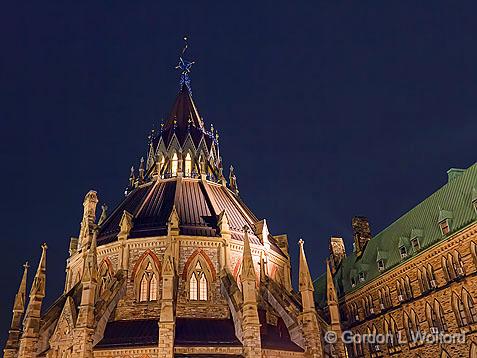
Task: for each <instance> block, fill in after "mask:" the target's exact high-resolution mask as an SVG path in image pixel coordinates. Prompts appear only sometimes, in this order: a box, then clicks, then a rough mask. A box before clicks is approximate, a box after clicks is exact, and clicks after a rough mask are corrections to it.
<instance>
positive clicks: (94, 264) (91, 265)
mask: <svg viewBox="0 0 477 358" xmlns="http://www.w3.org/2000/svg"><path fill="white" fill-rule="evenodd" d="M97 235H98V231H97V230H95V231H94V234H93V238H92V239H91V245H90V247H89V250H88V253H87V254H86V258H85V260H84V267H83V277H82V280H81V281H82V282H83V283H84V282H97V279H98V252H97V241H96V236H97Z"/></svg>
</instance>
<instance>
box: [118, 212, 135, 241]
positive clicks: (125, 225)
mask: <svg viewBox="0 0 477 358" xmlns="http://www.w3.org/2000/svg"><path fill="white" fill-rule="evenodd" d="M133 225H134V223H133V214H131V213H130V212H129V211H127V210H124V211H123V215H122V216H121V220H119V235H118V236H119V237H120V238H127V237H128V235H129V233H130V232H131V229H132V228H133Z"/></svg>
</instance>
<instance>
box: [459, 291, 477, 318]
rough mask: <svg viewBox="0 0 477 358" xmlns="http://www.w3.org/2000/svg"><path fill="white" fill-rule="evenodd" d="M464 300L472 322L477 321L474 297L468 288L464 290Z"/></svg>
mask: <svg viewBox="0 0 477 358" xmlns="http://www.w3.org/2000/svg"><path fill="white" fill-rule="evenodd" d="M462 302H463V304H464V308H465V311H466V314H467V317H468V319H469V322H470V323H477V310H476V309H475V304H474V299H473V298H472V296H471V295H470V293H469V292H468V291H467V290H466V289H463V290H462Z"/></svg>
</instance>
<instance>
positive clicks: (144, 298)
mask: <svg viewBox="0 0 477 358" xmlns="http://www.w3.org/2000/svg"><path fill="white" fill-rule="evenodd" d="M139 301H141V302H145V301H147V275H146V273H144V275H142V279H141V293H140V297H139Z"/></svg>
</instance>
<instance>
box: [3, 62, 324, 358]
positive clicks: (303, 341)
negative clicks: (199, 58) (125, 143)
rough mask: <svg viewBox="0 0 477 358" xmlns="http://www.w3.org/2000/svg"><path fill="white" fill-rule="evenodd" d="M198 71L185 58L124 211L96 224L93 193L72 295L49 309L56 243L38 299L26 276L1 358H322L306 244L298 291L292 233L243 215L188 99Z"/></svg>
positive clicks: (74, 247)
mask: <svg viewBox="0 0 477 358" xmlns="http://www.w3.org/2000/svg"><path fill="white" fill-rule="evenodd" d="M191 64H192V63H191V62H187V61H185V60H183V59H182V58H181V62H180V63H179V66H178V67H179V68H180V69H181V70H182V76H181V88H180V91H179V93H178V95H177V98H176V100H175V102H174V104H173V106H172V110H171V111H170V115H169V116H168V118H167V119H166V120H165V121H164V123H163V124H161V127H160V129H159V130H157V131H155V132H153V133H152V134H151V136H150V141H149V143H148V144H147V156H146V160H143V159H141V161H140V165H139V168H138V170H137V171H136V170H135V169H134V168H132V169H131V174H130V178H129V185H128V187H127V189H126V192H125V197H124V198H123V199H122V200H121V202H120V203H119V205H118V206H117V207H116V208H115V209H114V210H113V211H112V212H111V213H110V214H109V215H108V213H107V208H106V206H104V205H103V206H102V212H101V214H99V213H97V205H98V202H99V199H98V195H97V193H96V192H95V191H90V192H88V193H87V194H86V196H85V198H84V201H83V207H84V211H83V217H82V220H81V226H80V231H79V235H78V237H75V238H72V239H71V243H70V247H69V257H68V259H67V264H66V279H65V287H64V292H63V294H62V295H61V296H60V297H58V298H57V299H56V301H55V302H54V304H53V305H52V306H51V307H49V308H48V309H42V302H43V299H44V297H45V281H46V277H47V269H46V252H47V246H46V244H44V245H43V246H42V255H41V260H40V264H39V267H38V269H37V271H36V274H35V277H34V281H33V284H32V287H31V290H30V295H29V301H28V302H26V293H27V267H28V266H27V265H25V271H24V275H23V278H22V280H21V284H20V287H19V290H18V294H17V295H16V298H15V302H14V307H13V318H12V323H11V328H10V331H9V335H8V340H7V342H6V345H5V347H4V356H5V357H7V358H12V357H20V358H33V357H48V358H60V357H93V356H94V357H129V358H133V357H141V358H148V357H150V358H153V357H157V358H172V357H260V356H262V357H321V356H322V351H323V347H322V343H321V334H320V331H326V330H327V329H328V327H327V324H326V322H324V321H323V320H322V319H321V318H320V317H319V316H318V314H317V311H316V309H315V302H314V297H313V294H314V293H313V290H314V287H313V282H312V279H311V277H310V273H309V270H308V266H307V262H306V258H305V253H304V250H303V242H301V243H300V252H301V256H300V267H299V272H300V282H299V284H300V290H299V292H297V291H295V290H294V289H293V287H292V282H291V265H292V263H291V262H290V256H289V253H288V239H287V236H286V235H272V234H271V231H270V230H269V227H268V225H267V221H266V220H265V219H261V220H260V219H258V218H257V217H256V216H255V215H254V214H253V212H252V211H251V210H250V209H249V208H248V207H247V206H246V205H245V204H244V202H243V201H242V200H241V198H240V196H239V195H238V193H239V191H238V187H237V179H236V175H235V173H234V170H233V168H231V170H230V174H229V180H228V182H227V180H226V178H225V177H224V174H223V162H222V158H221V156H220V150H219V136H218V134H217V132H216V131H215V130H214V128H213V127H210V129H208V128H206V125H205V123H204V121H203V119H202V117H201V116H200V115H199V112H198V110H197V107H196V105H195V103H194V101H193V99H192V95H191V90H190V79H189V72H190V66H191ZM98 217H99V218H98ZM25 306H26V311H25Z"/></svg>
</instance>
